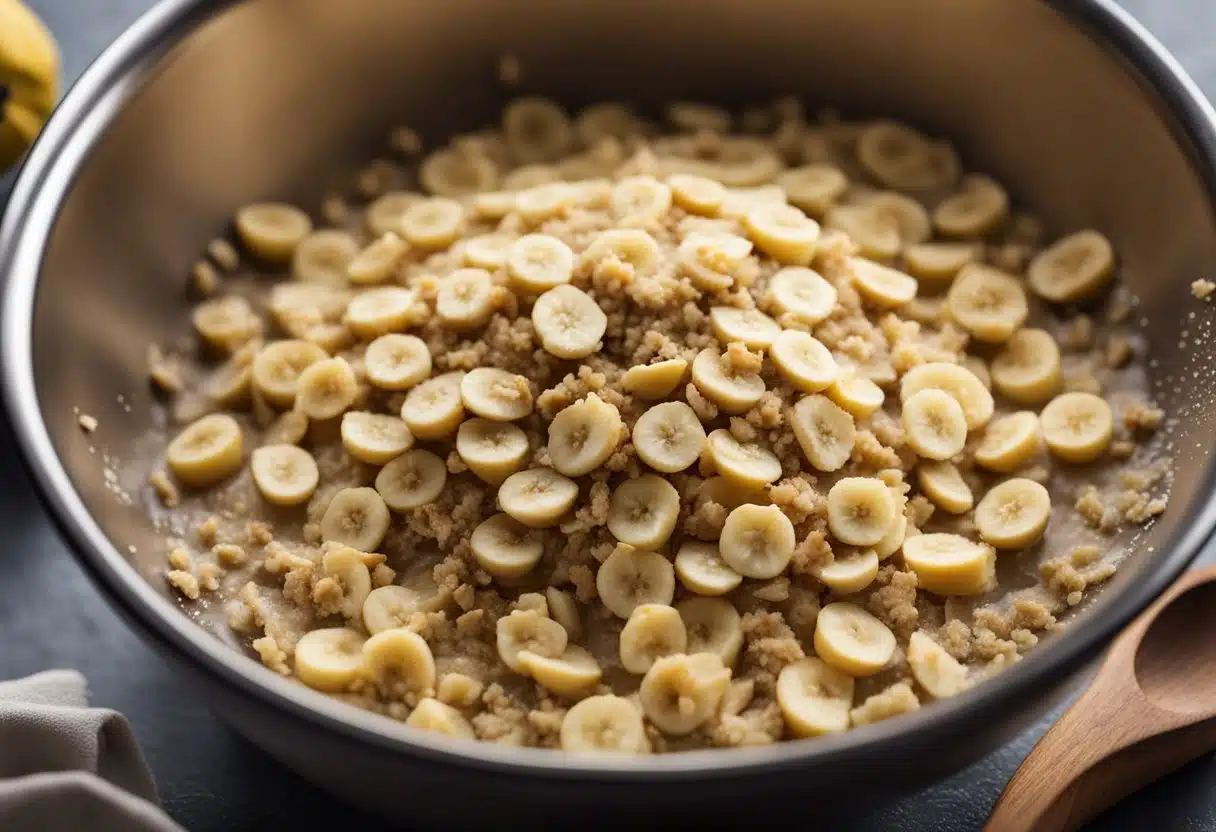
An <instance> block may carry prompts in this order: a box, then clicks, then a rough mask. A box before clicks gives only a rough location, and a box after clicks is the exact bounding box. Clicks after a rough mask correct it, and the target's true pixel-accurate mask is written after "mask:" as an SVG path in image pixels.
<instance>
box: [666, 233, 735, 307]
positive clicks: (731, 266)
mask: <svg viewBox="0 0 1216 832" xmlns="http://www.w3.org/2000/svg"><path fill="white" fill-rule="evenodd" d="M751 252H752V242H751V240H748V239H747V238H746V237H740V236H738V235H737V234H729V233H727V232H725V231H719V232H715V233H709V232H704V231H693V232H691V233H690V234H689V235H688V236H686V237H685V238H684V241H683V242H681V243H680V247H679V248H678V249H676V266H677V267H678V268H679V270H680V272H681V273H682V274H684V275H687V277H688V279H689V280H691V281H692V283H693V285H694V286H696V287H697V288H698V289H701V290H702V291H706V292H722V291H726V290H727V289H729V288H730V287H731V286H733V285H734V284H735V275H736V274H737V273H738V272H739V271H740V269H741V268H742V266H743V263H744V261H746V260H747V257H748V256H749V255H750V254H751Z"/></svg>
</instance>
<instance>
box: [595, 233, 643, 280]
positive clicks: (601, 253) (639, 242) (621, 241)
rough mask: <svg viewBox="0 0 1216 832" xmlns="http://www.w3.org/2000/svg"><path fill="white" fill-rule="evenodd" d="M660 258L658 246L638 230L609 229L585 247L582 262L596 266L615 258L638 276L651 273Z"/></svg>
mask: <svg viewBox="0 0 1216 832" xmlns="http://www.w3.org/2000/svg"><path fill="white" fill-rule="evenodd" d="M660 256H661V254H660V251H659V244H658V243H657V242H656V241H655V239H654V237H652V236H650V235H649V234H648V233H646V232H645V231H643V230H641V229H640V228H610V229H608V230H607V231H604V232H602V233H601V234H600V235H599V236H598V237H596V238H595V240H594V241H592V243H591V245H589V246H587V248H586V250H585V251H584V252H583V257H582V260H583V262H584V263H591V264H597V265H598V264H599V263H603V262H604V261H606V260H609V259H612V258H615V259H616V260H619V261H621V262H622V263H626V264H628V265H629V266H631V267H632V268H633V273H634V274H635V275H639V274H649V273H651V272H653V271H654V270H655V268H656V267H657V266H658V264H659V258H660Z"/></svg>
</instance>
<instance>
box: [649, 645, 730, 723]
mask: <svg viewBox="0 0 1216 832" xmlns="http://www.w3.org/2000/svg"><path fill="white" fill-rule="evenodd" d="M729 686H730V670H729V668H726V667H724V666H723V664H722V660H721V659H719V658H718V657H717V656H715V655H713V654H711V653H693V654H692V655H683V654H681V655H676V656H666V657H664V658H662V659H659V660H658V661H657V662H655V663H654V665H653V666H652V667H651V668H650V670H649V671H647V672H646V675H645V677H643V679H642V686H641V688H639V690H638V693H639V696H640V699H641V702H642V711H643V712H644V713H645V714H646V717H647V719H649V720H650V721H651V722H653V723H654V725H655V727H657V728H658V729H659V730H660V731H662V732H663V733H665V734H671V735H673V736H684V735H686V734H691V733H692V732H693V731H695V730H696V729H697V728H698V727H700V726H701V724H702V723H704V722H705V721H706V720H708V719H709V718H710V717H711V716H713V715H714V713H715V712H716V711H717V710H718V705H719V704H720V703H721V702H722V697H723V696H725V695H726V689H727V688H728V687H729Z"/></svg>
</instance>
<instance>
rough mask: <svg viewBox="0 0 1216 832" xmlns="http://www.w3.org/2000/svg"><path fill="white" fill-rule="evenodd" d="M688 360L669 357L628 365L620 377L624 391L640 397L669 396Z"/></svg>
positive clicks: (686, 368)
mask: <svg viewBox="0 0 1216 832" xmlns="http://www.w3.org/2000/svg"><path fill="white" fill-rule="evenodd" d="M687 371H688V362H687V361H685V360H684V359H683V358H669V359H667V360H666V361H656V362H655V363H654V364H642V365H640V366H637V367H630V368H629V369H628V370H626V371H625V375H624V376H622V378H621V386H622V387H623V388H624V389H625V392H626V393H632V394H634V395H635V396H637V397H639V398H642V399H649V400H651V401H653V400H655V399H663V398H666V397H667V396H670V395H671V394H672V392H673V391H674V390H675V389H676V388H677V387H679V386H680V382H682V381H683V380H684V373H685V372H687Z"/></svg>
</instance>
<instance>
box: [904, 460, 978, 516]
mask: <svg viewBox="0 0 1216 832" xmlns="http://www.w3.org/2000/svg"><path fill="white" fill-rule="evenodd" d="M916 484H917V485H918V486H920V490H921V491H923V492H924V494H925V496H926V497H928V498H929V499H930V500H932V501H933V504H934V505H935V506H937V507H938V508H940V509H942V510H943V511H948V512H950V513H951V514H963V513H964V512H967V511H970V510H971V506H973V505H974V504H975V497H973V496H972V494H971V487H970V486H968V485H967V483H966V482H965V481H964V480H963V477H962V475H961V474H960V473H959V472H958V469H957V468H955V467H954V466H953V465H952V464H951V463H949V462H938V461H936V460H926V461H924V462H921V463H920V464H918V465H917V466H916Z"/></svg>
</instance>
